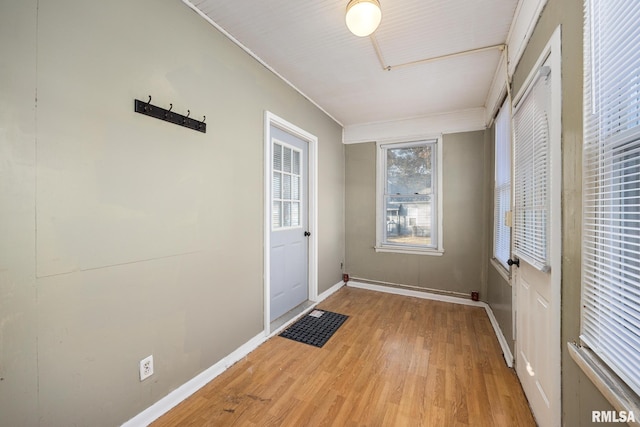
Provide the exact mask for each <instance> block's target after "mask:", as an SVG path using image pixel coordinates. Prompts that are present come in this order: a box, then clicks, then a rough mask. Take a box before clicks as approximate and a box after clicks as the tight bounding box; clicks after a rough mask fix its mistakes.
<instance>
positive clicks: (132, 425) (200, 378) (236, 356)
mask: <svg viewBox="0 0 640 427" xmlns="http://www.w3.org/2000/svg"><path fill="white" fill-rule="evenodd" d="M343 286H344V282H339V283H336V284H335V285H333V286H332V287H330V288H329V289H327V290H326V291H324V292H323V293H321V294H320V295H318V299H317V301H315V303H314V304H313V306H312V307H314V306H316V305H317V304H319V303H320V302H322V301H324V300H325V299H327V298H328V297H329V296H331V295H332V294H334V293H336V292H337V291H338V290H339V289H340V288H342V287H343ZM310 308H311V307H310ZM302 314H304V313H302ZM302 314H301V315H302ZM295 320H297V318H296V319H291V320H290V321H289V322H288V323H287V324H285V325H283V326H282V327H281V328H280V329H279V330H278V331H280V330H282V329H284V328H285V327H287V326H288V325H289V324H291V323H293V322H294V321H295ZM278 331H275V332H274V333H272V334H271V335H270V336H268V337H267V336H266V335H265V332H264V331H262V332H260V333H259V334H258V335H256V336H255V337H253V338H251V339H250V340H249V341H247V342H246V343H244V344H242V345H241V346H240V347H238V348H237V349H236V350H234V351H233V352H232V353H230V354H229V355H228V356H227V357H225V358H223V359H222V360H220V361H219V362H218V363H216V364H215V365H213V366H211V367H210V368H208V369H206V370H205V371H203V372H201V373H200V374H198V375H196V376H195V377H193V378H192V379H190V380H189V381H187V382H186V383H184V384H183V385H181V386H180V387H178V388H177V389H175V390H173V391H172V392H171V393H169V394H168V395H166V396H165V397H163V398H162V399H160V400H158V401H157V402H156V403H154V404H153V405H151V406H150V407H148V408H147V409H145V410H144V411H142V412H140V413H139V414H138V415H136V416H135V417H133V418H131V419H130V420H129V421H127V422H125V423H124V424H122V427H140V426H148V425H149V424H151V423H152V422H154V421H155V420H157V419H158V418H160V417H161V416H162V415H164V414H166V413H167V412H169V411H170V410H171V409H172V408H174V407H175V406H177V405H178V404H179V403H181V402H182V401H183V400H185V399H186V398H188V397H189V396H191V395H192V394H193V393H195V392H196V391H198V390H200V389H201V388H202V387H204V386H205V385H207V384H208V383H209V382H210V381H211V380H213V379H214V378H216V377H217V376H218V375H220V374H222V373H223V372H224V371H226V370H227V369H229V367H230V366H231V365H233V364H234V363H236V362H238V361H239V360H240V359H242V358H243V357H245V356H246V355H248V354H249V353H251V352H252V351H253V350H255V349H256V348H258V347H259V346H260V345H261V344H263V343H264V342H265V341H266V340H267V339H269V338H270V337H271V336H273V335H275V334H276V333H278Z"/></svg>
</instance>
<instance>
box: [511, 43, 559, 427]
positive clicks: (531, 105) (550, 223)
mask: <svg viewBox="0 0 640 427" xmlns="http://www.w3.org/2000/svg"><path fill="white" fill-rule="evenodd" d="M558 38H559V37H558ZM558 43H559V41H558ZM558 53H559V49H558ZM557 61H559V59H557ZM540 62H541V64H540ZM553 64H554V62H553V60H552V55H550V54H549V52H547V57H546V59H544V62H542V60H541V61H539V65H538V66H537V67H536V71H535V73H533V74H532V76H530V79H529V80H528V84H527V85H526V87H525V89H524V90H523V94H522V96H519V97H517V98H516V104H515V108H514V113H513V131H514V146H513V149H514V153H513V156H514V159H513V160H514V162H513V168H514V174H513V177H514V182H513V185H514V190H513V193H514V194H513V196H514V197H513V200H514V207H513V209H514V211H513V248H512V254H513V255H512V259H511V260H509V263H510V264H512V277H513V286H514V293H515V301H514V311H515V313H514V315H515V335H516V345H515V348H516V372H517V374H518V377H519V379H520V382H521V383H522V387H523V389H524V391H525V394H526V395H527V399H528V400H529V404H530V405H531V408H532V411H533V414H534V416H535V418H536V421H537V422H538V424H539V425H540V426H541V427H547V426H559V425H560V414H561V411H560V399H561V396H560V349H561V347H560V270H561V267H560V266H561V259H560V256H561V255H560V242H561V240H560V224H561V222H560V217H561V212H560V198H561V193H560V185H561V174H560V162H561V159H560V157H561V156H560V128H559V126H560V120H559V118H560V109H559V102H557V103H556V102H554V96H556V95H558V94H556V93H555V91H559V81H555V80H554V79H559V78H560V72H559V70H560V68H559V65H556V66H553ZM514 261H515V263H514Z"/></svg>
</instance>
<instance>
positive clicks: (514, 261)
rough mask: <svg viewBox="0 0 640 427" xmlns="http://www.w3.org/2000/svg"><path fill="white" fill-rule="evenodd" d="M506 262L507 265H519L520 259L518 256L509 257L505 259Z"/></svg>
mask: <svg viewBox="0 0 640 427" xmlns="http://www.w3.org/2000/svg"><path fill="white" fill-rule="evenodd" d="M507 264H509V266H512V265H515V266H516V267H520V259H519V258H516V259H511V258H509V259H508V260H507Z"/></svg>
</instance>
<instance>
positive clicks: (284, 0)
mask: <svg viewBox="0 0 640 427" xmlns="http://www.w3.org/2000/svg"><path fill="white" fill-rule="evenodd" d="M191 3H192V5H193V6H195V7H196V8H197V9H199V10H200V11H201V12H203V13H204V14H205V15H207V16H208V17H209V18H210V19H211V20H212V21H213V22H215V23H216V24H217V25H218V26H219V27H221V28H222V29H224V30H225V31H226V32H227V33H229V34H230V35H231V36H232V37H233V38H235V39H236V40H237V41H239V42H240V43H241V44H242V45H244V46H245V47H246V48H247V49H249V50H250V51H251V52H253V53H254V54H255V55H256V56H257V57H259V58H260V59H261V60H262V61H264V62H265V63H266V64H267V65H268V66H269V67H271V68H272V69H273V70H275V71H276V72H277V73H278V74H280V75H281V76H283V77H284V78H285V79H286V80H288V81H289V82H290V83H291V84H293V85H294V86H295V87H296V88H297V89H298V90H300V91H301V92H302V93H304V94H305V95H306V96H307V97H309V98H310V99H311V100H313V101H314V102H315V103H316V104H318V105H319V106H320V107H321V108H323V109H324V110H325V111H326V112H328V113H329V114H330V115H331V116H333V117H334V118H335V119H336V120H337V121H339V122H340V123H341V124H343V125H344V126H352V125H359V124H364V123H375V122H386V121H393V120H400V119H406V118H416V117H428V116H433V115H438V114H443V113H451V112H457V111H464V110H469V109H474V108H482V107H484V105H485V103H486V101H487V96H488V93H489V90H490V87H491V84H492V81H493V78H494V75H495V73H496V69H497V67H498V64H499V62H500V56H501V54H502V53H501V51H500V50H499V49H497V48H491V49H488V50H484V51H479V52H475V53H469V54H465V55H461V56H454V57H448V58H445V59H438V60H434V61H429V62H420V63H418V64H413V65H408V66H402V67H397V66H398V65H401V64H405V63H409V62H414V61H421V60H424V59H428V58H434V57H439V56H443V55H450V54H454V53H458V52H463V51H468V50H475V49H479V48H484V47H488V46H496V45H500V44H503V43H505V42H506V40H507V36H508V34H509V30H510V27H511V23H512V21H513V19H514V13H515V12H516V7H517V6H518V0H380V3H381V7H382V23H381V24H380V27H379V28H378V30H377V31H376V32H375V33H374V36H373V37H364V38H360V37H356V36H354V35H353V34H351V33H350V32H349V30H348V29H347V27H346V25H345V23H344V14H345V10H346V6H347V3H348V0H295V1H293V0H268V1H265V0H262V1H256V0H191ZM376 42H377V45H378V47H379V52H380V56H381V59H382V61H383V64H384V66H385V67H386V66H391V70H385V69H384V68H383V64H382V63H381V60H380V59H379V55H378V54H377V53H376V48H375V44H376Z"/></svg>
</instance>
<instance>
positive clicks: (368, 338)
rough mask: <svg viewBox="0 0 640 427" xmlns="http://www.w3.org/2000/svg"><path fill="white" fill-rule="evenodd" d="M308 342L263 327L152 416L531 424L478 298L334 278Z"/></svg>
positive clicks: (193, 421)
mask: <svg viewBox="0 0 640 427" xmlns="http://www.w3.org/2000/svg"><path fill="white" fill-rule="evenodd" d="M318 308H321V309H325V310H329V311H334V312H337V313H342V314H346V315H348V316H349V319H347V321H346V322H345V323H344V324H343V325H342V326H341V327H340V329H338V331H337V332H336V333H335V335H334V336H333V337H332V338H331V339H330V340H329V341H328V342H327V343H326V344H325V345H324V347H323V348H316V347H312V346H309V345H306V344H301V343H297V342H295V341H291V340H288V339H285V338H282V337H279V336H276V337H273V338H271V339H270V340H268V341H267V342H266V343H264V344H263V345H262V346H260V347H259V348H257V349H256V350H255V351H253V352H252V353H250V354H249V355H248V356H247V357H246V358H244V359H243V360H241V361H240V362H238V363H236V364H235V365H233V366H232V367H231V368H229V369H228V370H227V371H226V372H224V373H223V374H222V375H220V376H219V377H217V378H216V379H214V380H213V381H211V382H210V383H209V384H207V385H206V386H205V387H204V388H202V389H201V390H199V391H198V392H197V393H195V394H194V395H192V396H191V397H190V398H189V399H187V400H186V401H184V402H182V403H181V404H180V405H178V406H177V407H176V408H174V409H173V410H171V411H170V412H168V413H167V414H165V415H164V416H163V417H161V418H160V419H158V420H157V421H156V422H155V423H154V424H153V426H154V427H160V426H225V427H226V426H296V427H298V426H304V427H306V426H438V427H440V426H446V427H448V426H467V425H470V426H491V427H493V426H509V427H511V426H535V422H534V420H533V418H532V415H531V412H530V410H529V407H528V404H527V401H526V399H525V397H524V394H523V392H522V388H521V387H520V383H519V382H518V379H517V377H516V375H515V373H514V371H513V370H511V369H509V368H507V366H506V365H505V362H504V359H503V357H502V353H501V350H500V347H499V345H498V342H497V339H496V337H495V334H494V332H493V329H492V327H491V324H490V322H489V319H488V317H487V314H486V312H485V311H484V309H482V308H478V307H470V306H464V305H455V304H449V303H443V302H436V301H429V300H423V299H417V298H411V297H403V296H397V295H391V294H384V293H379V292H373V291H366V290H361V289H354V288H348V287H345V288H342V289H341V290H340V291H338V292H337V293H335V294H334V295H332V296H331V297H330V298H328V299H327V300H326V301H324V302H323V303H321V304H320V306H319V307H318Z"/></svg>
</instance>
